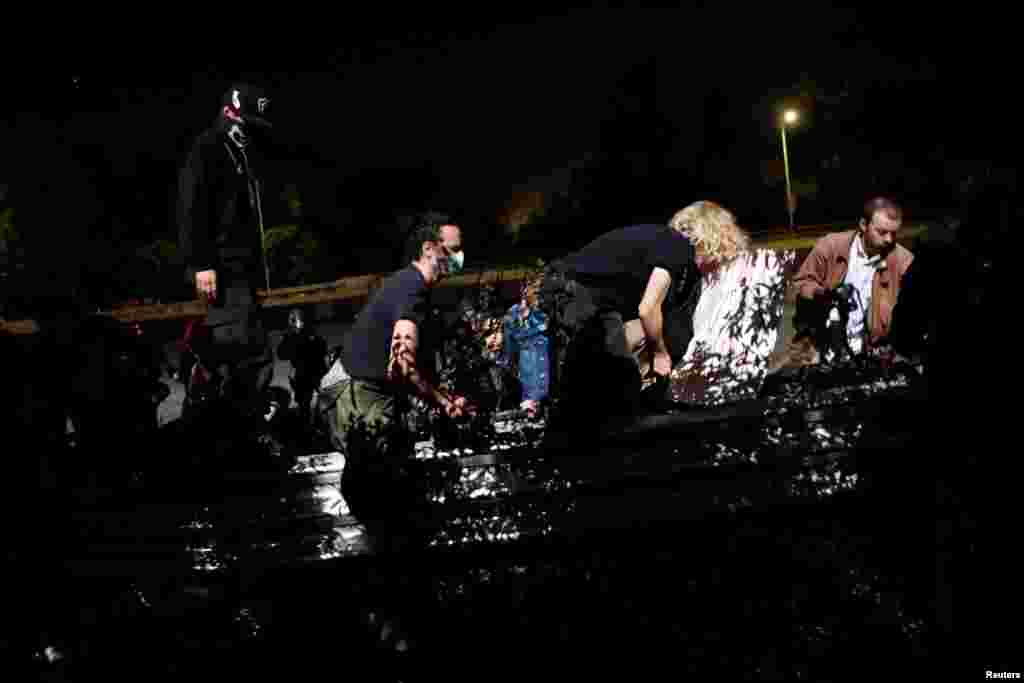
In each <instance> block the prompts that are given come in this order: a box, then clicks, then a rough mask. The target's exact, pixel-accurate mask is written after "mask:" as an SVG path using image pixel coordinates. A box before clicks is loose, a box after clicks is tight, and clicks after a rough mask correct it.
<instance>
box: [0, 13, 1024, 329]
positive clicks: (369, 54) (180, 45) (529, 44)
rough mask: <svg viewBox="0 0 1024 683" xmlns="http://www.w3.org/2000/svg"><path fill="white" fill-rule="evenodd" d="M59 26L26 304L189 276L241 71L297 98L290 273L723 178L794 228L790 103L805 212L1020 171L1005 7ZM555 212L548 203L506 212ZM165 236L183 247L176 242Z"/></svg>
mask: <svg viewBox="0 0 1024 683" xmlns="http://www.w3.org/2000/svg"><path fill="white" fill-rule="evenodd" d="M60 18H61V22H60V23H61V29H60V31H58V30H56V29H55V28H54V27H53V24H52V23H51V22H49V21H29V20H25V21H24V22H22V23H19V22H17V21H14V22H12V23H11V24H10V28H9V36H8V41H7V43H6V44H7V45H8V46H9V48H10V49H8V50H7V56H6V61H7V65H6V66H7V67H8V69H7V75H6V77H5V78H6V85H5V90H6V92H5V93H4V101H5V102H6V106H4V107H3V111H2V127H0V135H2V139H0V147H2V149H3V153H2V155H0V211H7V212H8V213H7V217H8V218H7V221H8V223H9V224H11V225H13V226H14V229H15V230H16V235H17V239H10V240H7V244H6V246H5V250H6V252H7V253H6V254H5V255H4V260H5V261H6V263H5V269H6V272H7V274H8V276H7V277H6V278H5V279H6V282H7V287H6V288H7V290H8V292H7V294H8V296H9V297H12V298H15V299H17V298H18V296H21V298H20V299H19V301H21V302H22V303H21V304H20V306H21V307H23V308H24V307H27V308H32V306H33V305H34V304H32V303H31V300H33V297H35V296H36V294H37V293H39V292H42V291H44V290H45V291H50V290H52V291H53V292H54V293H56V294H59V295H63V294H65V293H67V292H74V293H75V295H76V296H79V297H84V298H86V299H88V300H89V302H90V303H93V302H94V303H96V305H108V304H110V303H113V302H116V301H118V300H123V299H126V298H143V297H159V298H163V299H169V298H170V299H173V298H182V297H185V296H187V291H185V290H184V289H183V288H182V286H181V278H180V271H179V270H178V268H177V265H176V263H175V262H174V258H173V253H172V252H173V242H174V240H175V239H176V229H175V226H174V225H173V218H172V217H173V200H174V192H175V176H176V172H177V167H178V166H179V164H180V163H181V161H182V160H183V157H184V155H185V153H186V151H187V148H188V145H189V143H190V141H191V138H192V137H193V136H194V135H195V134H197V133H198V132H199V131H200V130H201V129H202V128H203V127H204V126H207V125H209V124H210V123H211V122H212V121H213V119H214V117H215V115H216V113H217V108H218V103H219V98H220V96H221V94H222V93H223V92H224V90H225V89H226V87H227V85H228V84H229V83H230V82H231V81H233V80H248V81H252V82H257V83H259V84H261V85H264V86H266V87H267V88H268V89H269V91H270V95H271V97H272V109H273V113H274V120H275V124H276V129H275V132H274V136H273V140H271V141H269V144H266V145H264V151H265V153H266V156H267V157H268V158H267V164H266V166H265V170H264V175H265V178H266V183H267V192H266V199H265V202H266V208H265V211H266V213H267V226H268V228H269V227H273V226H276V225H285V224H294V225H296V226H297V228H298V229H297V231H296V232H295V233H294V234H293V235H292V237H291V238H290V240H289V241H288V242H287V244H286V245H285V247H284V248H282V249H280V250H278V252H279V253H278V254H277V255H275V262H274V284H275V286H284V285H288V284H302V283H312V282H317V281H323V280H327V279H333V278H335V277H339V276H342V275H345V274H351V273H360V272H367V271H377V270H386V269H389V268H391V267H394V265H395V263H394V259H395V256H396V250H395V244H396V243H397V240H398V238H399V235H400V231H399V228H398V225H399V224H400V223H401V219H402V217H403V216H405V215H408V214H411V213H413V212H415V211H419V210H422V209H424V208H428V207H436V208H442V209H448V210H451V211H454V212H455V213H456V214H457V215H458V216H459V218H460V220H461V221H462V222H463V224H464V225H465V226H466V228H467V242H468V246H469V249H470V252H469V258H470V263H471V265H480V264H483V263H500V262H502V261H509V260H514V259H515V258H521V257H522V255H523V254H524V253H534V252H536V253H538V254H539V253H543V254H548V253H558V252H559V251H564V250H567V249H569V248H572V247H574V246H576V245H577V244H580V243H582V242H584V241H586V240H587V239H589V238H591V237H593V236H594V235H596V234H598V233H600V232H602V231H604V230H607V229H610V228H612V227H615V226H617V225H620V224H623V223H627V222H632V221H641V220H659V221H664V220H666V219H667V218H668V217H669V216H670V215H671V214H672V213H673V212H674V211H675V210H677V209H679V208H681V207H683V206H685V205H686V204H688V203H690V202H691V201H694V200H696V199H700V198H710V199H715V200H718V201H720V202H721V203H723V204H724V205H726V206H728V207H729V208H731V209H733V210H734V211H735V212H736V213H737V214H738V216H739V218H740V220H741V222H742V223H743V224H744V225H746V226H748V227H751V228H752V229H757V228H765V227H771V226H778V225H783V224H785V222H786V220H787V215H786V212H785V206H784V182H783V180H782V162H781V156H782V155H781V145H780V139H779V130H778V124H777V121H778V113H779V111H780V110H781V108H782V107H784V106H796V107H798V108H799V109H800V110H801V112H802V114H803V117H802V119H801V122H800V124H799V125H798V126H796V127H795V128H794V129H793V130H792V131H790V133H789V148H790V164H791V172H792V177H793V181H794V186H795V190H796V191H797V192H798V194H799V195H800V203H799V209H798V211H797V219H798V222H801V223H804V224H806V223H819V222H831V221H841V220H847V219H855V218H856V217H857V214H858V207H859V205H860V204H861V202H862V201H863V199H864V198H865V197H866V196H867V195H869V194H871V193H874V192H888V193H892V194H894V195H895V196H896V197H897V198H898V199H899V200H901V201H902V202H903V203H904V204H905V205H906V207H907V208H908V210H909V216H910V219H911V220H913V219H914V218H922V219H923V218H936V217H946V216H957V215H959V214H960V213H962V212H963V210H964V206H965V204H966V202H967V201H968V200H969V199H970V197H971V196H974V195H977V194H978V193H979V192H981V191H982V190H983V189H984V188H986V187H991V186H998V187H1000V188H1004V190H1002V191H1004V192H1006V193H1009V194H1012V193H1013V192H1014V191H1015V189H1016V182H1017V180H1016V174H1015V171H1014V170H1013V169H1015V167H1016V155H1015V151H1014V147H1015V144H1016V139H1015V138H1016V136H1014V135H1013V134H1012V130H1013V128H1012V124H1013V122H1014V119H1015V118H1016V116H1015V115H1016V109H1015V105H1014V104H1013V102H1015V101H1016V97H1015V93H1014V90H1015V80H1014V79H1013V78H1012V76H1013V71H1014V67H1013V63H1014V60H1013V59H1012V55H1013V50H1012V40H1013V38H1014V36H1013V35H1012V31H1013V29H1012V26H1011V23H1010V22H1009V20H1008V15H1006V14H1005V13H1003V12H1001V11H996V10H995V9H993V8H986V6H984V5H976V4H974V5H972V6H971V9H970V11H967V10H966V9H964V8H960V9H958V10H956V11H953V10H942V9H938V8H937V6H935V5H920V6H914V5H901V7H900V9H898V10H895V9H893V8H888V9H884V10H883V9H878V8H876V9H871V10H852V9H838V8H823V7H820V6H815V5H812V4H799V3H797V4H786V5H784V6H767V5H766V6H759V7H755V8H740V7H738V6H731V5H718V4H716V5H714V6H703V5H696V6H694V7H691V8H684V9H674V10H641V9H631V10H622V9H610V8H588V9H575V10H573V9H567V10H564V11H560V12H552V11H550V10H548V11H546V12H540V13H538V12H536V11H531V9H530V8H528V7H527V6H523V5H516V6H514V7H507V8H490V9H489V10H488V11H486V12H484V11H476V12H474V11H471V10H465V11H455V10H431V11H427V10H420V11H417V12H415V13H409V12H407V11H405V10H403V9H401V8H383V7H382V8H379V9H374V8H367V7H360V8H356V9H340V8H339V9H337V10H334V9H332V10H330V11H329V12H328V11H319V12H312V11H310V10H308V9H304V8H301V7H295V8H291V7H270V6H266V7H263V8H262V9H260V8H258V7H256V6H255V5H253V6H246V7H239V8H237V9H234V8H230V9H229V10H228V12H227V13H226V14H224V15H216V14H214V13H213V12H205V13H202V14H197V15H194V16H188V15H185V14H184V13H183V10H180V9H177V10H174V9H172V8H164V9H162V10H159V11H155V10H154V11H151V12H150V13H149V14H147V15H145V16H142V15H140V14H138V13H135V12H129V11H127V10H125V11H122V12H119V13H118V14H116V15H111V16H110V17H99V16H96V15H94V14H88V13H83V14H82V15H80V16H71V15H68V14H66V13H60ZM22 29H24V31H22ZM289 200H291V202H290V201H289ZM531 206H533V207H537V206H543V207H544V211H543V212H537V211H536V210H535V211H534V213H533V219H532V221H531V222H530V224H529V225H528V226H527V227H524V228H522V229H521V230H519V231H518V232H515V231H511V230H509V229H507V227H506V224H508V223H509V222H512V223H515V222H516V221H515V220H510V218H509V217H510V216H513V217H514V216H517V215H518V216H520V217H522V216H523V215H525V214H524V211H526V210H528V209H529V208H530V207H531ZM157 240H166V241H167V242H169V243H172V246H171V247H166V248H165V251H167V253H164V254H163V255H162V256H157V255H156V253H157V251H158V250H157V249H156V247H154V245H155V244H156V243H157ZM286 252H287V253H286ZM12 273H13V274H12ZM18 292H22V293H24V292H27V293H28V294H26V295H17V293H18ZM16 295H17V296H16ZM26 297H27V298H26ZM9 317H15V316H14V315H13V314H11V315H9Z"/></svg>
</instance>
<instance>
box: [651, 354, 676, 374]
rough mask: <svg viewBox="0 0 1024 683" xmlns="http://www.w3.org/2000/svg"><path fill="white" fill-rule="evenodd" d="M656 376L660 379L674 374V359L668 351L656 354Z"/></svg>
mask: <svg viewBox="0 0 1024 683" xmlns="http://www.w3.org/2000/svg"><path fill="white" fill-rule="evenodd" d="M653 367H654V374H655V375H657V376H658V377H668V375H669V373H670V372H672V357H671V356H670V355H668V352H667V351H656V352H655V353H654V364H653Z"/></svg>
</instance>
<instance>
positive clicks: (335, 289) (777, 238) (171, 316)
mask: <svg viewBox="0 0 1024 683" xmlns="http://www.w3.org/2000/svg"><path fill="white" fill-rule="evenodd" d="M847 225H852V223H846V222H844V223H829V224H821V225H807V226H799V227H798V228H797V230H794V231H791V230H789V229H788V228H781V229H779V230H773V231H771V232H767V233H762V234H754V235H753V244H754V246H756V247H759V248H762V249H765V248H767V249H802V248H810V247H812V246H813V245H814V242H815V240H816V239H817V238H818V237H820V236H822V235H824V234H827V233H829V232H832V231H834V230H836V229H837V228H838V227H841V226H847ZM925 230H927V226H926V225H915V226H907V227H905V228H904V229H902V230H901V231H900V233H899V237H900V239H903V240H906V239H911V238H913V237H916V236H917V235H920V234H921V233H923V232H924V231H925ZM530 272H532V270H531V269H530V268H525V267H520V268H506V269H498V270H488V271H480V272H476V273H463V274H462V275H457V276H454V277H450V278H447V279H445V280H442V281H441V282H440V283H439V286H441V287H479V286H482V285H487V284H500V283H502V282H515V281H517V280H521V279H522V278H523V277H525V276H526V275H528V274H529V273H530ZM387 275H388V274H387V273H374V274H370V275H356V276H353V277H346V278H340V279H338V280H335V281H334V282H327V283H321V284H315V285H304V286H300V287H284V288H281V289H272V290H269V291H268V290H262V289H261V290H257V292H256V295H257V298H258V299H259V302H260V306H262V307H264V308H274V307H280V306H304V305H308V304H319V303H330V302H334V301H345V300H350V299H358V298H360V297H364V296H368V295H369V294H370V293H371V292H372V291H373V290H374V289H376V288H377V287H378V286H380V283H381V281H382V280H383V279H384V278H385V277H387ZM206 312H207V307H206V303H205V302H203V301H182V302H176V303H167V304H143V305H138V306H124V307H120V308H117V309H114V310H112V311H103V312H102V314H103V315H109V316H111V317H113V318H114V319H116V320H120V321H122V322H148V321H153V320H185V319H188V318H202V317H204V316H206ZM38 331H39V326H38V324H37V323H36V322H35V321H34V320H0V334H12V335H28V334H35V333H36V332H38Z"/></svg>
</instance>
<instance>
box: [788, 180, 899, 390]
mask: <svg viewBox="0 0 1024 683" xmlns="http://www.w3.org/2000/svg"><path fill="white" fill-rule="evenodd" d="M902 221H903V211H902V209H900V207H899V206H898V205H897V204H896V202H894V201H892V200H891V199H888V198H885V197H875V198H873V199H871V200H869V201H868V202H867V203H866V204H865V205H864V214H863V217H862V218H861V220H860V222H859V224H858V227H857V229H855V230H848V231H845V232H838V233H833V234H831V235H827V236H825V237H823V238H821V239H820V240H818V242H817V243H816V244H815V245H814V249H812V250H811V253H810V254H809V255H808V256H807V259H806V260H805V261H804V263H803V265H801V266H800V271H799V272H798V273H797V275H796V277H795V278H794V280H793V286H794V287H796V288H797V301H796V316H795V319H794V326H795V327H796V334H795V335H794V337H793V339H792V340H791V341H790V343H789V344H788V345H787V347H786V349H785V350H784V351H783V352H782V353H779V354H776V356H775V357H773V358H772V359H771V361H770V362H769V370H770V371H775V370H779V369H782V368H786V367H799V366H802V365H812V364H815V363H818V362H820V361H821V360H822V353H823V352H824V351H825V349H826V347H827V346H828V344H829V329H828V328H829V324H830V322H831V323H832V324H833V325H835V324H842V323H841V322H840V320H838V319H837V316H836V315H835V306H834V305H833V304H834V303H836V302H841V304H848V311H849V315H848V319H847V320H845V321H842V322H845V326H846V330H845V332H846V334H845V339H846V340H847V341H848V343H849V348H850V350H852V351H853V352H854V353H860V352H862V351H869V352H870V351H873V350H877V349H878V348H880V347H882V346H884V344H885V340H886V338H887V337H888V335H889V329H890V326H891V323H892V311H893V308H894V307H895V305H896V301H897V299H898V297H899V292H900V284H901V281H902V279H903V275H904V274H905V273H906V272H907V268H909V267H910V264H911V262H912V261H913V260H914V255H913V254H912V253H911V252H910V251H909V250H908V249H906V248H905V247H903V246H901V245H899V244H896V242H895V238H896V232H897V231H898V230H899V228H900V225H901V224H902ZM844 317H845V316H844Z"/></svg>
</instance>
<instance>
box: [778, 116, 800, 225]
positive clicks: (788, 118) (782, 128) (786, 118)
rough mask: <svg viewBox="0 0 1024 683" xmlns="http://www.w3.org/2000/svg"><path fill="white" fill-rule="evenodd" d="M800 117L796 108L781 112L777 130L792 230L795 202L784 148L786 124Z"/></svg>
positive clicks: (786, 152)
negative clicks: (779, 124)
mask: <svg viewBox="0 0 1024 683" xmlns="http://www.w3.org/2000/svg"><path fill="white" fill-rule="evenodd" d="M799 118H800V112H798V111H797V110H796V109H787V110H786V111H785V112H784V113H783V114H782V125H781V126H779V130H780V131H781V132H782V164H783V167H784V168H785V170H786V209H787V210H788V211H789V229H790V230H792V229H793V226H794V223H793V214H794V213H796V202H794V201H793V190H792V187H791V186H790V183H789V151H788V150H787V149H786V126H792V125H793V124H795V123H796V122H797V120H798V119H799Z"/></svg>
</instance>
